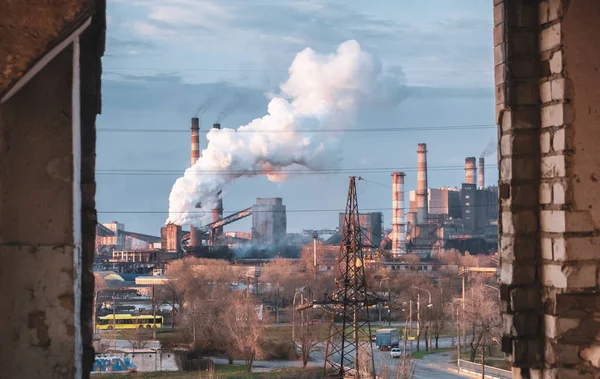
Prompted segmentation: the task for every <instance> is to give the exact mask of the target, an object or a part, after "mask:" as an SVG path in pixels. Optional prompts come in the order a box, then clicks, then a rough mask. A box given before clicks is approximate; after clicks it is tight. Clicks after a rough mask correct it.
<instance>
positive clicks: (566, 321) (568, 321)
mask: <svg viewBox="0 0 600 379" xmlns="http://www.w3.org/2000/svg"><path fill="white" fill-rule="evenodd" d="M580 321H581V320H579V319H576V318H565V317H557V316H551V315H544V329H545V334H546V337H548V338H553V339H554V338H559V337H560V336H562V335H563V333H566V332H567V331H569V330H571V329H574V328H577V327H578V326H579V324H580Z"/></svg>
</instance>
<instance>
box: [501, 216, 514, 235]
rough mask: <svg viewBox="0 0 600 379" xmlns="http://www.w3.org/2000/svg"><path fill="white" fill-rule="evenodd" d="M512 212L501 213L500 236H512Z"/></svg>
mask: <svg viewBox="0 0 600 379" xmlns="http://www.w3.org/2000/svg"><path fill="white" fill-rule="evenodd" d="M512 216H513V214H512V212H502V234H514V232H515V229H514V226H513V218H512Z"/></svg>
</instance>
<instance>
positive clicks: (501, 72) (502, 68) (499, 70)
mask: <svg viewBox="0 0 600 379" xmlns="http://www.w3.org/2000/svg"><path fill="white" fill-rule="evenodd" d="M505 73H506V64H504V63H502V64H499V65H498V66H496V67H494V82H495V83H496V84H500V83H504V82H505V81H506V76H505Z"/></svg>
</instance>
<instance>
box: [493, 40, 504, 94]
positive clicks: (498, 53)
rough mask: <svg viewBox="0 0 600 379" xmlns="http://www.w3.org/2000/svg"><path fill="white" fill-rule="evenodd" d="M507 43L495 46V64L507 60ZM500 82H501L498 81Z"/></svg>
mask: <svg viewBox="0 0 600 379" xmlns="http://www.w3.org/2000/svg"><path fill="white" fill-rule="evenodd" d="M504 46H505V43H504V42H502V43H501V44H500V45H498V46H495V47H494V66H497V65H499V64H502V63H504V62H506V55H505V53H504ZM497 84H499V83H497Z"/></svg>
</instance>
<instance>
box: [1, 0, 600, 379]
mask: <svg viewBox="0 0 600 379" xmlns="http://www.w3.org/2000/svg"><path fill="white" fill-rule="evenodd" d="M24 4H25V3H22V2H8V3H7V2H3V6H4V7H3V10H2V12H0V31H1V33H0V67H2V69H1V70H0V166H1V168H0V288H1V292H0V302H1V303H2V304H3V306H2V307H1V308H0V322H1V323H2V325H3V328H2V329H1V330H0V340H1V341H2V344H0V367H2V373H1V374H2V375H1V376H3V377H7V378H15V377H24V378H44V377H52V378H79V377H87V375H88V374H87V373H88V372H89V371H90V369H91V358H92V357H93V355H92V354H93V351H92V350H91V344H90V342H91V341H90V340H91V322H90V321H91V312H90V311H91V299H92V292H93V277H92V275H91V264H92V262H91V258H92V255H93V250H94V233H95V224H96V211H95V203H94V194H95V182H94V170H95V168H94V167H95V166H94V159H95V153H94V151H95V116H96V114H97V113H98V112H99V111H100V81H99V73H100V57H101V55H102V54H103V49H104V38H105V30H104V29H105V21H104V19H105V16H104V9H105V4H104V2H103V1H100V0H97V1H92V0H87V1H76V0H73V1H63V2H58V3H56V2H47V1H41V0H31V1H28V2H27V4H26V5H24ZM7 8H8V9H7ZM492 11H493V13H494V24H495V26H494V31H493V44H494V46H493V50H494V62H495V63H494V65H495V67H494V72H495V83H496V86H495V93H496V120H497V124H498V151H499V153H498V159H499V162H498V163H499V171H500V174H499V182H498V196H499V213H500V217H499V225H498V228H499V251H500V254H501V263H500V264H501V278H500V279H501V288H500V289H501V300H502V312H503V328H504V330H503V338H502V341H501V344H502V349H503V350H504V351H505V353H506V354H507V356H508V357H509V359H510V360H511V362H512V365H513V377H514V378H594V377H598V376H599V375H600V343H599V341H598V337H597V336H598V334H599V333H600V316H599V314H600V293H599V289H600V283H599V280H600V276H599V274H598V273H599V265H600V259H599V256H600V255H599V246H600V191H599V188H600V154H598V151H597V148H598V146H600V127H598V125H599V124H600V63H599V62H600V44H599V43H598V41H599V40H600V28H599V27H598V25H599V22H600V2H599V1H596V0H570V1H568V0H493V2H492V1H490V12H492ZM23 30H29V31H30V32H28V33H23V32H22V31H23ZM31 31H33V32H31ZM7 68H9V69H7ZM47 92H51V93H52V94H53V96H42V95H41V94H44V93H47ZM42 120H43V121H44V122H41V121H42ZM33 135H35V137H32V136H33ZM32 152H34V153H32ZM419 179H420V180H425V178H419ZM419 188H420V189H422V188H427V186H426V185H425V186H419ZM417 195H418V196H419V198H418V199H417V200H418V202H419V207H420V208H423V207H424V206H425V203H424V202H423V200H424V197H425V196H426V194H425V193H423V192H418V193H417ZM422 217H426V216H425V214H417V219H419V220H420V219H422ZM398 221H400V220H398ZM398 248H399V247H398Z"/></svg>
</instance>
